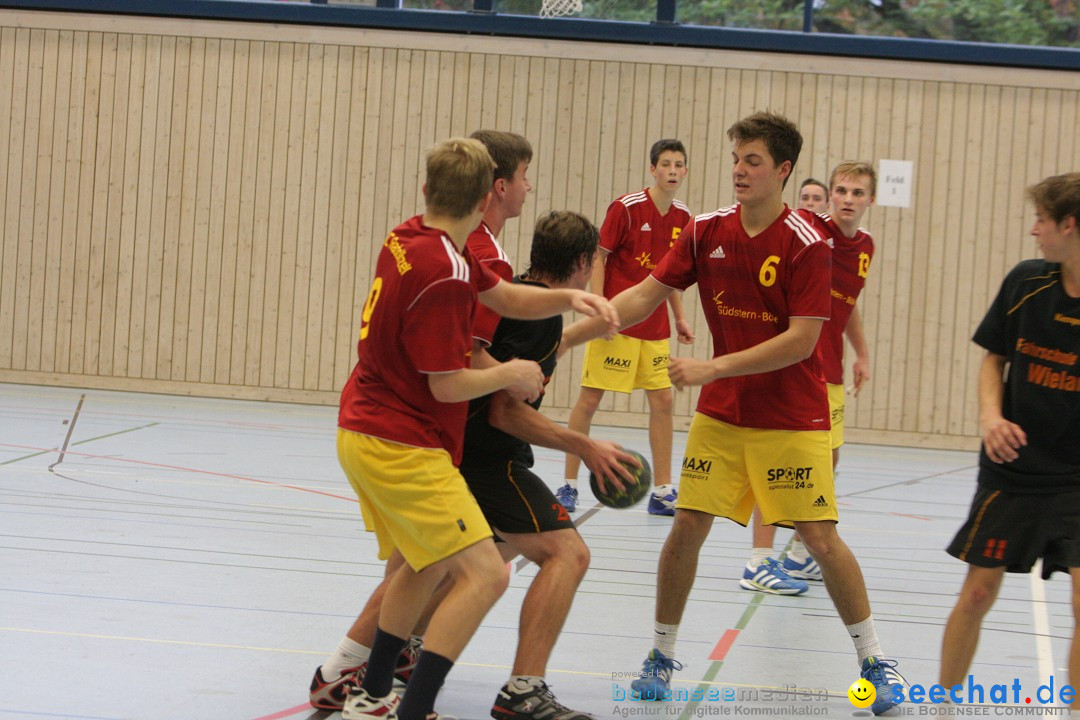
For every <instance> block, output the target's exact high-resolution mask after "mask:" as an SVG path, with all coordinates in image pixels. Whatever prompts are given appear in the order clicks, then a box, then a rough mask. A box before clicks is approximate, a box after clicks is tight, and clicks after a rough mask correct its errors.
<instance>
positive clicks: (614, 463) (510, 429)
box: [488, 392, 640, 491]
mask: <svg viewBox="0 0 1080 720" xmlns="http://www.w3.org/2000/svg"><path fill="white" fill-rule="evenodd" d="M488 422H489V423H491V426H492V427H495V428H498V429H499V430H502V431H503V432H504V433H506V434H508V435H513V436H514V437H516V438H519V439H521V440H524V441H525V442H527V443H529V444H530V445H539V446H540V447H546V448H551V449H552V450H562V451H563V452H567V453H573V454H574V455H577V456H579V457H580V458H581V459H582V460H583V461H584V462H585V466H586V467H587V468H589V470H591V471H592V472H593V473H595V474H596V475H597V477H598V478H599V479H600V480H601V483H603V482H605V481H607V482H611V483H613V484H614V485H615V487H616V488H617V489H618V490H620V491H623V490H625V489H626V487H625V486H624V485H623V483H622V481H625V482H627V483H633V482H634V476H633V475H632V474H631V473H630V471H629V470H627V469H626V468H625V467H623V465H622V463H623V462H626V463H629V464H630V465H632V466H634V467H640V463H638V461H637V458H635V457H634V456H633V455H630V454H628V453H626V452H623V449H622V446H621V445H619V444H617V443H613V442H607V441H605V440H593V439H592V438H591V437H589V436H588V435H585V434H584V433H580V432H577V431H575V430H570V429H569V428H566V427H563V426H562V425H559V424H558V423H556V422H552V421H551V420H549V419H548V418H547V417H545V416H544V415H543V414H541V413H540V412H539V411H538V410H536V409H535V408H533V407H532V406H531V405H527V404H525V403H523V402H520V401H518V400H515V399H513V398H512V397H511V396H510V395H508V394H507V393H505V392H500V393H495V395H493V396H492V398H491V408H490V410H489V411H488Z"/></svg>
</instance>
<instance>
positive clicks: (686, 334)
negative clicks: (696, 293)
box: [668, 292, 694, 345]
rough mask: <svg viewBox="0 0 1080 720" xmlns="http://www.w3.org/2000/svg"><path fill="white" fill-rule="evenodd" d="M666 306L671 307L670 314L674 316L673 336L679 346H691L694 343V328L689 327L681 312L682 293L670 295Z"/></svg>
mask: <svg viewBox="0 0 1080 720" xmlns="http://www.w3.org/2000/svg"><path fill="white" fill-rule="evenodd" d="M668 305H670V306H671V314H672V315H674V316H675V336H676V337H677V338H678V340H679V342H680V343H681V344H683V345H689V344H691V343H692V342H694V328H692V327H691V326H690V321H689V320H687V319H686V313H685V312H684V311H683V304H682V293H681V292H673V293H671V295H670V296H669V297H668Z"/></svg>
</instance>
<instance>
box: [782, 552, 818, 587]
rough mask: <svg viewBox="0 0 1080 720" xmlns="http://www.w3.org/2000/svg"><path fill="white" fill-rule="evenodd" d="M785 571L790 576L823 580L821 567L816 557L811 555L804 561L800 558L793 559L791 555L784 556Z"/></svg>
mask: <svg viewBox="0 0 1080 720" xmlns="http://www.w3.org/2000/svg"><path fill="white" fill-rule="evenodd" d="M783 567H784V572H786V573H787V575H788V577H793V578H796V579H798V580H814V581H816V582H821V580H822V577H821V568H820V567H819V566H818V564H817V562H816V561H815V560H814V558H812V557H810V556H809V555H807V556H806V559H805V560H803V561H802V562H799V561H798V560H792V559H791V557H790V556H787V555H785V556H784V566H783Z"/></svg>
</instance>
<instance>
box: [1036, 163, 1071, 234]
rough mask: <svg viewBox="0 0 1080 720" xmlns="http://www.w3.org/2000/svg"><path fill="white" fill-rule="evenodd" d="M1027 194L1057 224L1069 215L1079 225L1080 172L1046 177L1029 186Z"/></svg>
mask: <svg viewBox="0 0 1080 720" xmlns="http://www.w3.org/2000/svg"><path fill="white" fill-rule="evenodd" d="M1027 196H1028V197H1029V198H1031V202H1033V203H1035V207H1036V208H1038V209H1039V210H1040V211H1042V212H1044V213H1046V214H1047V215H1049V216H1050V219H1051V220H1053V221H1054V222H1055V223H1057V224H1058V225H1060V224H1061V223H1063V222H1065V218H1069V217H1071V218H1074V219H1075V220H1076V223H1077V225H1080V173H1075V172H1074V173H1065V174H1064V175H1054V176H1052V177H1048V178H1046V179H1045V180H1043V181H1042V182H1039V183H1036V184H1034V185H1032V186H1031V187H1029V188H1028V189H1027Z"/></svg>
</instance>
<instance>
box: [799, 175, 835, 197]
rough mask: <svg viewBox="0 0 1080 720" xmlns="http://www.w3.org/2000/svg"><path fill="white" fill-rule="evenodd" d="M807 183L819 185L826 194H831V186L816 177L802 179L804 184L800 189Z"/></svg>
mask: <svg viewBox="0 0 1080 720" xmlns="http://www.w3.org/2000/svg"><path fill="white" fill-rule="evenodd" d="M807 185H817V186H818V187H819V188H821V189H822V190H824V191H825V194H826V195H828V194H829V187H828V186H827V185H826V184H825V183H823V182H821V181H820V180H818V179H816V178H806V179H805V180H803V181H802V185H800V186H799V189H800V190H802V189H803V188H804V187H806V186H807Z"/></svg>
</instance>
